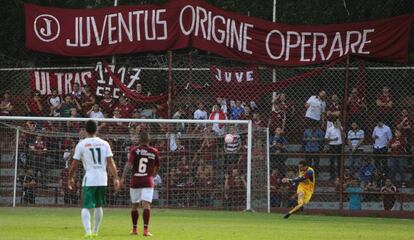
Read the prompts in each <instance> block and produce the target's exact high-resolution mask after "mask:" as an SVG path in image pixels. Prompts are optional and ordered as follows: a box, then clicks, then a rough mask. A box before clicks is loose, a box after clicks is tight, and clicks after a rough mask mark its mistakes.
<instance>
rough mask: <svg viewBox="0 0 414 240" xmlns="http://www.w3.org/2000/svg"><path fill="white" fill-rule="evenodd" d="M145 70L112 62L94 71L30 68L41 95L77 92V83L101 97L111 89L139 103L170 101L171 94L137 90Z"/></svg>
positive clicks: (33, 88)
mask: <svg viewBox="0 0 414 240" xmlns="http://www.w3.org/2000/svg"><path fill="white" fill-rule="evenodd" d="M140 73H141V69H140V68H127V67H125V66H115V65H109V64H107V63H101V62H98V63H97V64H96V66H95V69H90V70H74V71H65V70H51V71H49V70H32V71H29V81H30V88H31V91H32V92H34V91H38V92H39V93H40V95H42V96H47V95H50V94H51V93H52V90H57V92H58V94H59V95H68V94H71V93H72V91H73V85H74V84H75V83H77V84H79V86H80V87H81V88H82V87H83V86H86V85H87V86H89V87H90V88H91V90H92V91H93V92H94V95H95V96H97V97H102V96H103V94H104V91H105V90H107V91H110V93H111V95H112V97H113V98H119V96H120V95H125V96H127V97H128V98H129V99H131V100H132V101H134V102H136V103H143V104H148V103H150V104H155V103H164V102H167V100H168V95H167V93H165V94H161V95H156V96H145V95H141V94H138V93H136V92H134V91H133V90H131V89H135V86H136V84H137V83H139V81H138V80H139V79H140V77H139V76H140V75H139V74H140Z"/></svg>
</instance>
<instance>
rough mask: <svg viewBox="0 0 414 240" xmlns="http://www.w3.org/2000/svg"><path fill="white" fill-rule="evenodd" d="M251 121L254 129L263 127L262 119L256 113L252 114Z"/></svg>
mask: <svg viewBox="0 0 414 240" xmlns="http://www.w3.org/2000/svg"><path fill="white" fill-rule="evenodd" d="M251 120H252V122H253V127H254V128H260V127H264V126H263V124H264V123H263V121H262V119H261V118H260V114H259V113H257V112H255V113H253V116H252V118H251Z"/></svg>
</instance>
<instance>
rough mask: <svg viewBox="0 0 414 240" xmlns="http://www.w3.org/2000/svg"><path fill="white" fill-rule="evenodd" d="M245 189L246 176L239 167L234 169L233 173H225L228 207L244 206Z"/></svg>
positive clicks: (225, 194) (225, 192)
mask: <svg viewBox="0 0 414 240" xmlns="http://www.w3.org/2000/svg"><path fill="white" fill-rule="evenodd" d="M245 191H246V179H245V176H243V175H241V174H240V173H239V170H238V169H237V168H235V169H233V170H232V171H231V174H225V175H224V199H225V200H226V203H227V204H226V205H227V206H228V207H239V206H244V204H245V203H244V199H245V197H244V195H245Z"/></svg>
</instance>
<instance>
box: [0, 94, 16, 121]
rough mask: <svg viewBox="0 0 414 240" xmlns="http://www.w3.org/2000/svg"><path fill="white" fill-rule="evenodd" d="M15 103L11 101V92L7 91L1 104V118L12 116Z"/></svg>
mask: <svg viewBox="0 0 414 240" xmlns="http://www.w3.org/2000/svg"><path fill="white" fill-rule="evenodd" d="M13 107H14V106H13V103H12V101H11V92H10V90H6V91H5V92H4V94H3V98H2V99H1V102H0V116H10V115H11V111H12V110H13Z"/></svg>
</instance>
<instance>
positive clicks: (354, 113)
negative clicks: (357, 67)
mask: <svg viewBox="0 0 414 240" xmlns="http://www.w3.org/2000/svg"><path fill="white" fill-rule="evenodd" d="M348 106H349V122H351V123H352V122H356V123H358V124H359V125H360V126H361V128H364V126H365V124H364V114H365V112H366V110H367V104H366V101H365V97H364V96H362V95H361V94H360V92H359V91H358V88H353V89H352V91H351V94H350V96H349V97H348Z"/></svg>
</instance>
